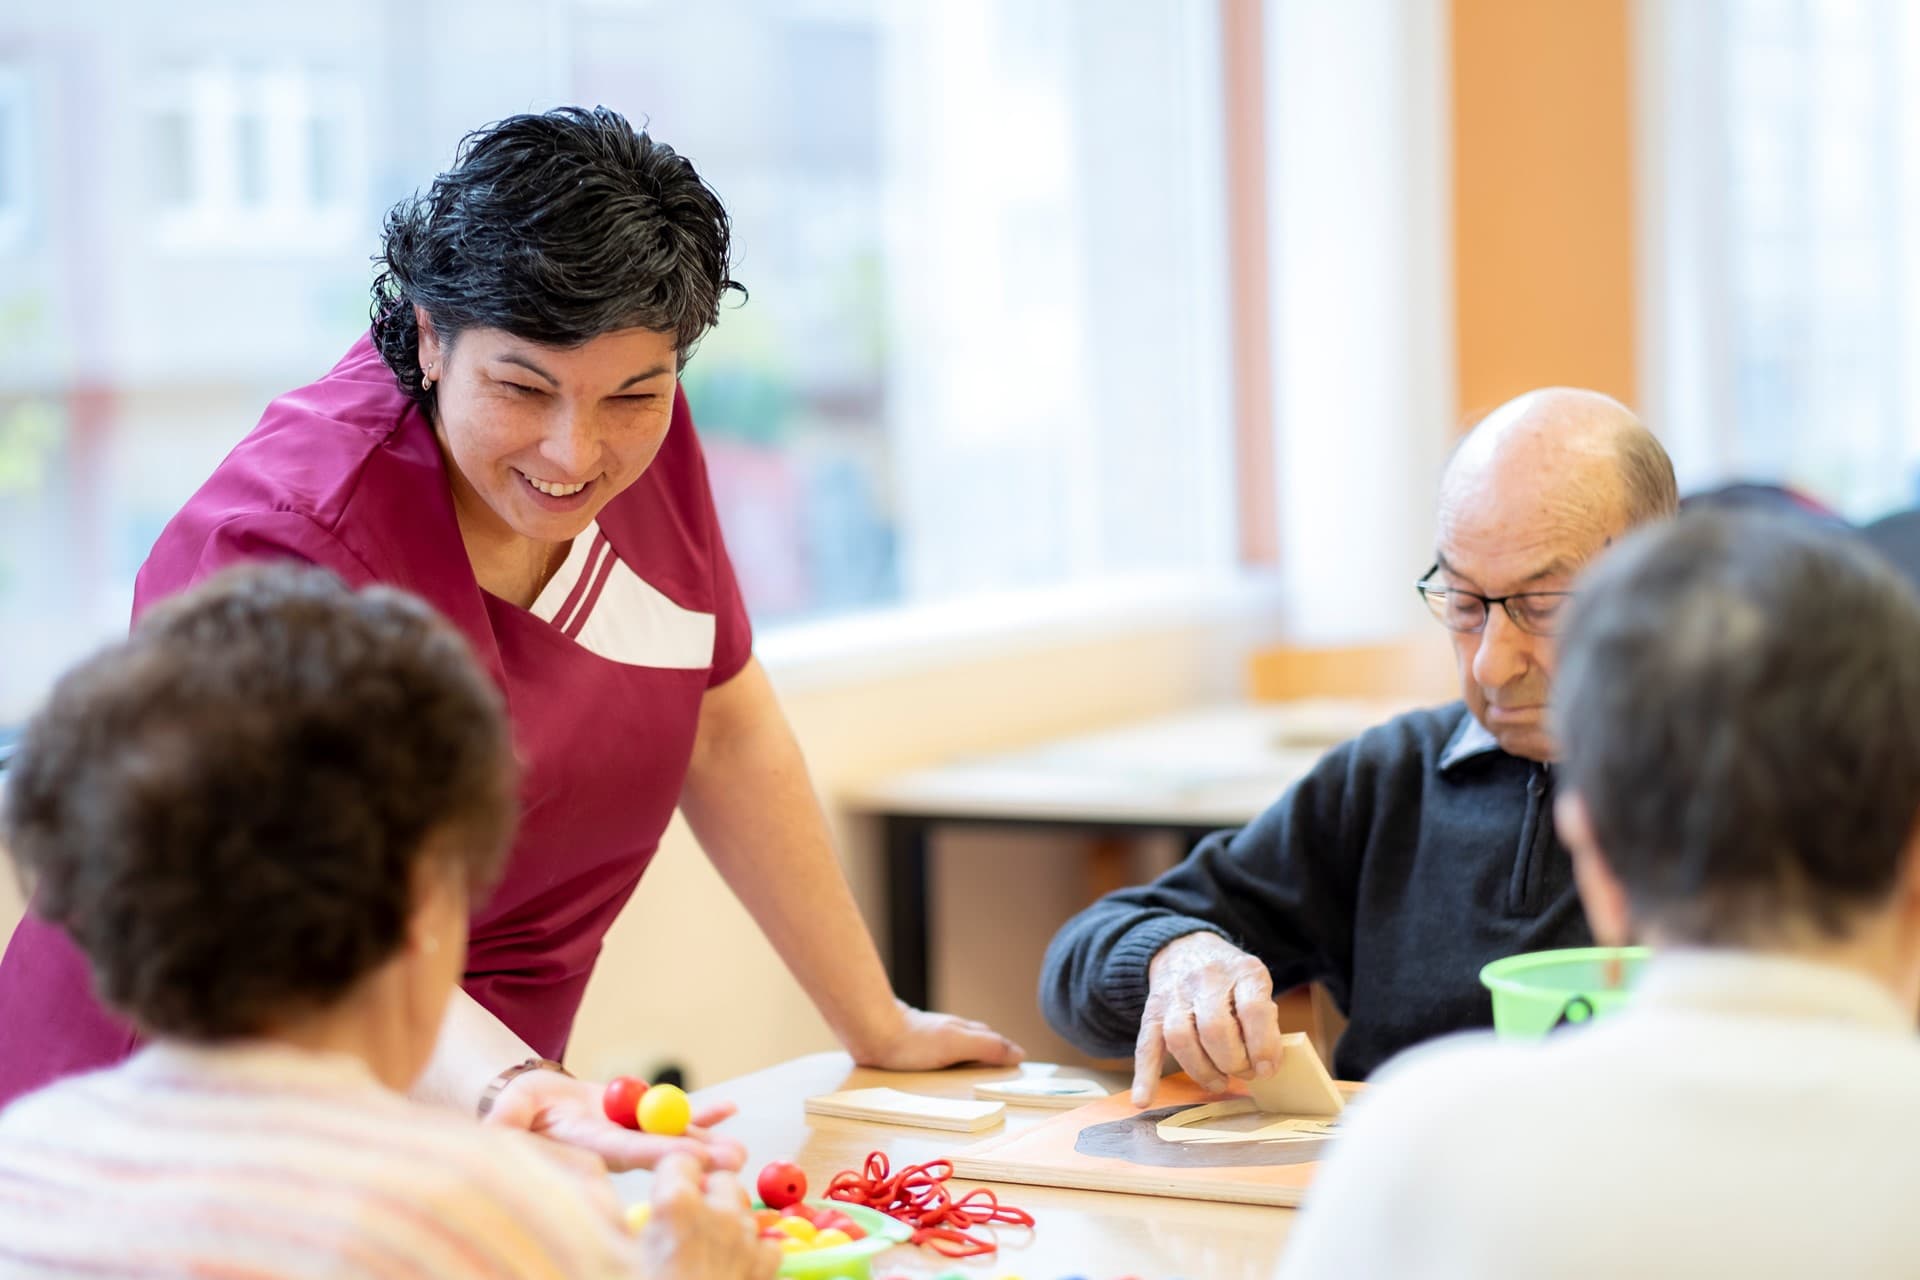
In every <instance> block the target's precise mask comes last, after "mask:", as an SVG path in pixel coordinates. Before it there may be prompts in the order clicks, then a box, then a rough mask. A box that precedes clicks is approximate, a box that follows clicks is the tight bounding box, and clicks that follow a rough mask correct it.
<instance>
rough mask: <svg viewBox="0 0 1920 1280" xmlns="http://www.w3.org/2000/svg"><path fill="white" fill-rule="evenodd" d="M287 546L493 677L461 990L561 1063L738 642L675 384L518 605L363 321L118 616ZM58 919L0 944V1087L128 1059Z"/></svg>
mask: <svg viewBox="0 0 1920 1280" xmlns="http://www.w3.org/2000/svg"><path fill="white" fill-rule="evenodd" d="M262 558H291V559H297V560H305V561H309V562H312V563H314V564H320V565H325V566H326V567H328V568H330V569H333V570H334V571H336V572H338V573H339V574H340V575H341V576H342V577H344V578H346V579H347V580H348V581H349V582H352V583H356V584H358V583H365V582H384V583H389V584H392V585H394V586H399V587H404V588H406V589H407V590H409V591H413V592H415V593H417V594H418V595H420V596H422V597H424V598H425V599H426V600H427V601H429V602H430V603H431V604H433V605H434V607H436V608H437V609H439V610H440V612H441V613H442V614H444V615H445V616H446V617H447V618H448V619H449V620H450V621H451V622H453V624H454V625H455V626H457V627H459V628H460V630H461V631H462V632H464V633H465V634H466V637H467V639H468V640H469V641H470V642H471V644H472V646H473V649H474V652H475V653H476V654H477V655H478V657H479V659H480V662H481V664H482V665H483V666H484V667H485V669H486V670H487V671H488V672H489V673H491V675H492V676H493V678H494V680H495V681H497V682H498V684H499V685H500V687H501V689H502V690H503V691H504V692H505V694H506V700H507V707H508V711H509V714H510V715H511V717H512V721H513V736H514V748H515V752H516V754H517V755H518V756H519V759H520V765H521V768H522V770H523V772H524V777H523V782H522V787H521V805H522V816H521V824H520V831H519V835H518V838H517V839H516V841H515V844H514V849H513V854H512V857H511V859H510V860H509V862H508V864H507V870H506V875H505V878H504V879H503V881H502V882H501V884H500V886H499V888H498V889H497V890H496V891H495V892H494V893H493V895H492V897H491V898H489V899H488V900H487V902H486V903H485V904H483V905H482V906H481V907H480V908H479V910H478V911H477V912H476V914H475V916H474V919H473V929H472V941H471V949H470V954H469V956H468V960H467V966H468V969H467V975H466V978H465V983H464V985H465V987H466V989H467V991H468V992H469V993H471V994H472V996H473V998H474V999H476V1000H478V1001H479V1002H480V1003H481V1004H482V1005H484V1006H486V1007H487V1008H488V1009H490V1010H492V1011H493V1012H494V1013H495V1014H496V1015H498V1017H499V1018H500V1020H501V1021H502V1022H504V1023H506V1025H507V1026H508V1027H510V1028H512V1029H513V1030H514V1031H515V1032H516V1033H517V1034H519V1036H520V1037H521V1038H522V1039H524V1040H525V1041H526V1042H527V1043H528V1044H530V1045H531V1046H532V1047H533V1048H534V1050H535V1051H536V1052H537V1053H540V1054H542V1055H544V1056H547V1057H552V1058H558V1057H559V1056H560V1055H561V1053H562V1052H563V1050H564V1049H565V1047H566V1042H567V1036H568V1032H569V1031H570V1029H571V1027H572V1025H573V1017H574V1013H575V1012H576V1011H577V1010H578V1008H579V1005H580V999H581V996H582V994H583V993H584V991H585V988H586V984H587V978H588V976H589V975H590V974H591V973H592V971H593V965H594V960H595V959H596V957H597V956H598V955H599V952H600V942H601V938H602V937H604V936H605V934H606V931H607V928H608V926H609V925H611V924H612V923H613V919H614V917H615V916H616V915H617V914H618V913H619V911H620V908H621V906H622V905H623V904H624V903H625V902H626V900H627V897H628V895H630V894H631V893H632V892H633V889H634V886H635V885H636V884H637V883H638V882H639V880H640V875H641V873H642V872H643V871H645V870H646V867H647V864H648V862H649V861H651V860H652V857H653V854H654V851H655V849H656V848H657V847H658V845H659V841H660V834H661V832H662V831H664V830H665V829H666V825H667V821H668V819H669V818H671V817H672V815H673V810H674V806H675V804H676V803H677V802H678V797H679V793H680V784H681V781H682V779H683V778H684V777H685V775H686V770H687V762H688V759H689V758H690V756H691V754H692V749H693V739H694V731H695V728H696V726H697V723H698V719H699V714H700V699H701V695H702V694H703V693H705V691H706V690H707V689H708V688H710V687H711V686H713V685H716V684H720V683H723V682H725V681H726V680H728V679H731V678H732V677H733V676H734V675H736V674H737V673H738V672H739V671H740V670H741V668H742V667H744V666H745V665H746V662H747V660H748V658H749V657H751V656H752V647H753V638H752V632H751V628H750V626H749V624H748V621H747V614H746V609H745V606H744V605H743V603H742V602H741V598H740V590H739V587H738V585H737V584H736V583H735V582H734V577H733V566H732V564H731V562H730V561H729V560H728V559H727V552H726V547H725V546H724V545H723V543H722V541H721V537H720V527H719V524H718V521H717V520H716V518H715V515H714V509H713V498H712V494H711V492H710V491H709V489H708V485H707V473H706V461H705V459H704V457H703V455H702V454H701V451H700V442H699V440H698V438H697V437H696V436H695V435H694V429H693V421H692V418H691V415H690V414H689V413H688V410H687V403H686V399H685V397H684V396H681V395H679V394H678V393H676V394H675V397H674V405H673V422H672V426H671V428H670V429H669V431H668V433H667V438H666V442H665V444H664V445H662V447H661V449H660V452H659V454H658V456H656V457H655V459H654V461H653V464H652V466H650V467H649V468H648V469H647V470H646V472H645V473H644V474H643V475H642V476H641V477H640V478H639V479H638V480H636V481H635V482H634V483H633V484H632V485H631V486H630V487H629V488H628V489H627V490H626V491H625V492H624V493H622V494H621V495H620V496H619V497H617V498H615V499H614V500H613V501H612V502H610V503H608V504H607V506H606V507H605V509H603V510H602V511H601V513H600V516H599V518H598V520H597V521H596V522H595V523H594V525H592V526H590V527H589V528H588V529H587V530H586V532H585V533H583V534H581V535H580V536H579V537H578V538H576V539H574V542H573V546H572V549H571V551H570V553H569V554H568V556H567V560H566V563H565V564H564V565H563V566H562V567H561V569H560V570H559V572H558V573H557V574H555V575H554V578H553V580H552V581H551V582H550V583H548V584H547V586H546V588H545V589H544V590H543V591H542V592H541V594H540V598H539V599H538V600H536V601H535V602H534V603H533V606H532V607H531V608H530V609H522V608H520V607H518V606H517V605H513V604H510V603H508V602H506V601H504V600H501V599H499V598H498V597H496V596H493V595H490V594H488V593H487V592H485V591H483V590H482V589H481V588H480V586H479V584H478V583H477V582H475V580H474V576H473V569H472V566H471V565H470V564H469V562H468V560H467V554H466V549H465V547H464V545H463V544H462V542H461V539H460V530H459V526H458V525H457V524H456V523H455V520H454V512H453V499H452V495H451V491H450V489H449V487H448V483H447V475H446V469H445V464H444V463H443V461H442V458H441V454H440V451H439V449H438V447H437V446H436V444H435V441H434V438H433V429H432V427H431V426H430V425H429V423H428V422H427V420H426V418H425V417H424V416H423V415H422V414H421V413H420V411H419V410H418V409H417V408H416V407H415V406H414V405H413V404H412V402H411V401H410V400H409V399H408V398H407V397H406V396H405V395H404V394H402V392H401V390H400V388H399V386H398V385H397V383H396V382H395V379H394V376H393V374H392V373H391V372H390V371H389V370H388V369H387V367H386V365H385V364H384V363H383V362H382V361H381V359H380V356H379V354H378V352H376V351H375V350H374V348H373V345H372V343H371V341H369V340H368V339H366V338H362V339H361V340H360V341H359V342H358V343H356V344H355V345H354V346H353V348H352V349H351V350H350V351H348V352H347V354H346V356H345V357H344V358H342V359H341V361H340V363H339V364H338V365H336V366H334V368H333V370H332V371H331V372H330V373H328V374H327V375H326V376H325V377H324V378H322V379H320V380H319V381H318V382H316V383H313V384H312V385H310V386H307V387H303V388H301V389H300V390H298V391H294V392H292V393H291V394H288V395H286V396H283V397H281V398H280V399H278V400H276V401H274V402H273V404H271V405H270V406H268V408H267V411H266V414H265V415H264V416H263V417H262V418H261V420H260V425H259V426H258V427H256V428H255V429H254V430H253V432H252V434H250V435H249V436H247V438H246V439H245V440H243V441H242V442H241V443H240V445H239V446H238V447H237V448H235V449H234V451H233V452H232V453H231V454H229V455H228V456H227V458H226V460H225V461H224V462H222V463H221V464H220V467H219V469H218V470H216V471H215V472H214V473H213V476H212V478H210V479H209V480H208V481H207V483H206V484H205V485H203V486H202V487H201V489H200V491H199V492H198V493H196V494H195V495H194V496H193V498H192V499H191V500H189V501H188V503H187V505H186V506H185V507H184V508H182V509H181V511H180V513H179V514H178V515H176V516H175V517H174V518H173V520H172V521H171V522H170V523H169V524H168V525H167V527H166V529H165V530H164V531H163V532H162V533H161V535H160V540H159V541H158V542H157V543H155V544H154V548H153V551H152V553H151V554H149V555H148V557H147V562H146V564H145V565H144V566H143V567H142V569H141V571H140V575H139V578H138V580H137V583H136V585H135V590H134V616H135V617H138V616H139V614H140V613H141V611H142V610H144V609H146V608H147V607H148V606H149V605H151V604H152V603H153V602H154V601H156V600H159V599H161V598H163V597H165V596H168V595H171V594H173V593H175V592H177V591H180V590H182V589H184V588H186V587H188V586H190V585H191V584H193V583H195V582H198V581H199V580H201V579H203V578H205V577H207V576H208V575H210V574H212V573H214V572H215V571H217V570H219V569H220V568H222V567H224V566H226V565H229V564H232V563H234V562H235V561H238V560H249V559H262ZM135 1042H136V1037H135V1034H134V1032H133V1031H132V1029H131V1028H130V1027H128V1026H127V1025H126V1024H125V1023H123V1022H121V1021H120V1020H118V1019H117V1018H115V1017H114V1016H113V1015H111V1014H109V1013H107V1012H106V1011H104V1010H103V1009H101V1008H100V1006H99V1005H98V1003H97V1002H96V1001H95V1000H94V998H93V994H92V988H91V983H90V980H89V977H88V973H87V966H86V962H85V960H84V958H83V957H82V956H81V955H80V953H79V951H78V950H77V949H76V948H75V947H74V946H73V945H72V943H70V942H69V941H68V940H67V938H66V935H65V934H63V933H61V932H60V931H59V930H58V929H55V928H53V927H52V926H49V925H47V924H46V923H44V922H42V921H41V920H39V919H38V918H37V917H35V916H34V915H33V914H32V912H31V911H29V912H28V914H27V917H26V918H25V919H24V920H22V921H21V923H20V926H19V928H18V930H17V931H16V932H15V933H14V935H13V940H12V942H11V944H10V945H9V946H8V948H7V951H6V955H5V957H4V959H0V1105H4V1104H5V1103H6V1102H7V1101H9V1100H11V1099H12V1098H14V1097H15V1096H17V1095H19V1094H21V1093H24V1092H27V1091H29V1090H31V1089H34V1088H37V1087H38V1086H40V1085H42V1084H45V1083H47V1082H48V1081H51V1080H53V1079H56V1078H57V1077H60V1076H64V1075H68V1074H71V1073H73V1072H76V1071H83V1070H88V1069H91V1068H94V1067H99V1066H105V1065H107V1064H110V1063H112V1062H115V1061H117V1060H119V1059H120V1058H123V1057H125V1056H126V1055H127V1054H128V1053H130V1052H131V1051H132V1049H133V1047H134V1045H135Z"/></svg>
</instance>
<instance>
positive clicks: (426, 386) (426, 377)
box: [420, 369, 434, 391]
mask: <svg viewBox="0 0 1920 1280" xmlns="http://www.w3.org/2000/svg"><path fill="white" fill-rule="evenodd" d="M433 378H434V373H433V370H431V369H422V370H421V371H420V389H421V390H422V391H431V390H433Z"/></svg>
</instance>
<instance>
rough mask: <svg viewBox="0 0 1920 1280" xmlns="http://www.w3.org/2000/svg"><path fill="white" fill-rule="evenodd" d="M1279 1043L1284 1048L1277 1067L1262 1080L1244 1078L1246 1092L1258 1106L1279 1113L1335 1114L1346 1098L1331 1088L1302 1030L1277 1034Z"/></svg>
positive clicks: (1316, 1054)
mask: <svg viewBox="0 0 1920 1280" xmlns="http://www.w3.org/2000/svg"><path fill="white" fill-rule="evenodd" d="M1280 1043H1281V1046H1282V1047H1283V1048H1284V1049H1285V1050H1286V1052H1284V1053H1282V1054H1281V1055H1280V1069H1279V1070H1278V1071H1277V1072H1275V1073H1274V1074H1273V1075H1271V1076H1269V1077H1268V1078H1267V1079H1265V1080H1249V1081H1247V1092H1248V1093H1250V1094H1252V1095H1253V1100H1254V1101H1255V1102H1257V1103H1259V1104H1260V1109H1261V1110H1262V1111H1267V1112H1271V1113H1272V1114H1274V1115H1282V1116H1316V1117H1324V1116H1337V1115H1339V1114H1340V1112H1341V1111H1342V1110H1344V1109H1345V1107H1346V1105H1347V1104H1346V1099H1345V1098H1343V1097H1341V1095H1340V1090H1338V1089H1337V1088H1335V1087H1334V1084H1333V1077H1332V1076H1330V1075H1328V1074H1327V1069H1326V1067H1325V1066H1324V1065H1322V1064H1321V1062H1320V1055H1319V1053H1318V1052H1316V1051H1315V1050H1314V1047H1313V1042H1312V1041H1311V1040H1309V1039H1307V1034H1306V1032H1304V1031H1295V1032H1293V1033H1291V1034H1289V1035H1284V1036H1281V1037H1280Z"/></svg>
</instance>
